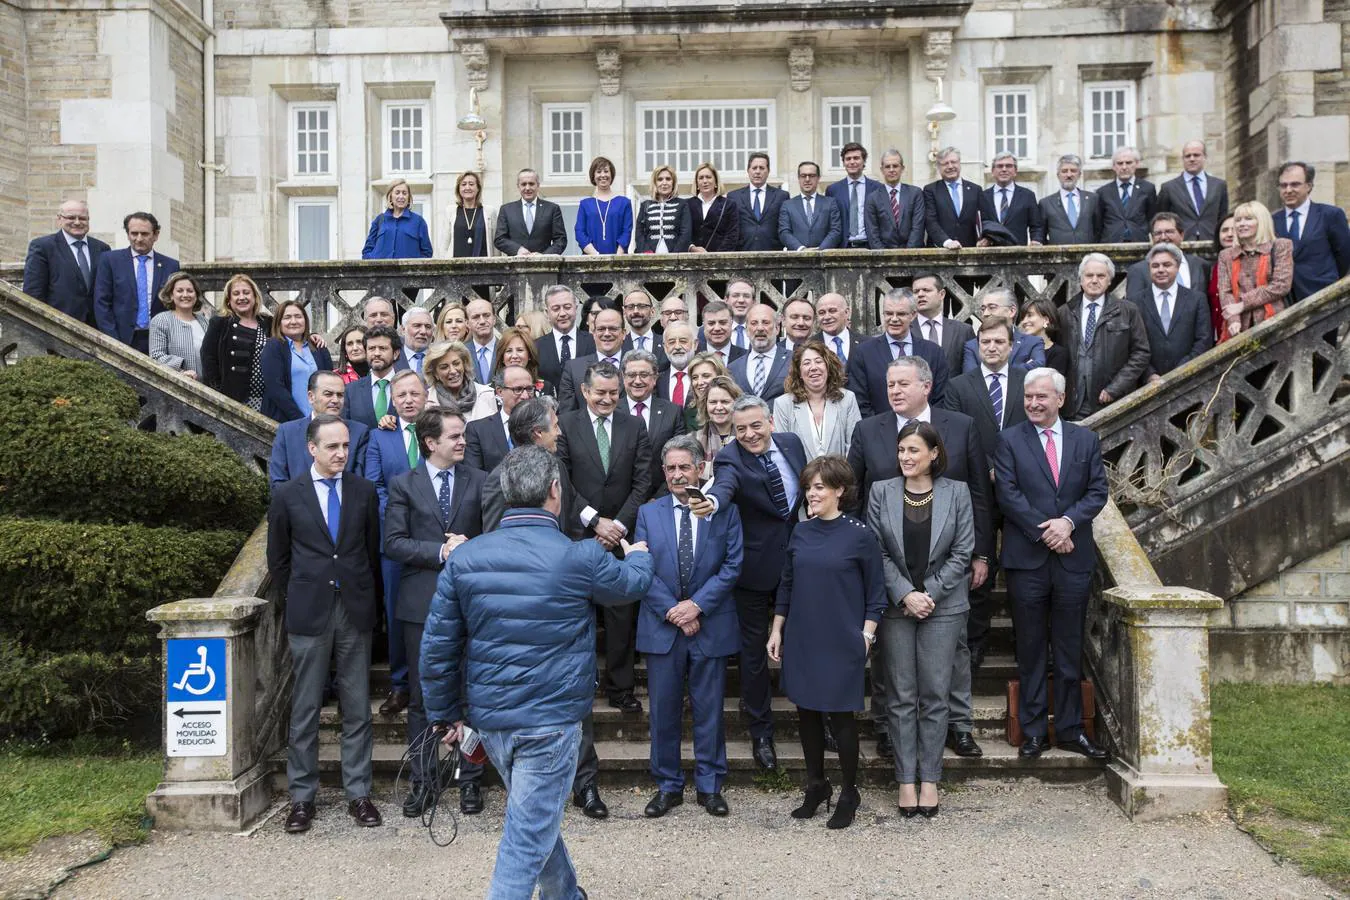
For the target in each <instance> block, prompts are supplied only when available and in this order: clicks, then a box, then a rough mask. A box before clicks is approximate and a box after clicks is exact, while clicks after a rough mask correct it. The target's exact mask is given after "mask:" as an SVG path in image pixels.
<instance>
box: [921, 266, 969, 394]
mask: <svg viewBox="0 0 1350 900" xmlns="http://www.w3.org/2000/svg"><path fill="white" fill-rule="evenodd" d="M909 286H910V290H911V291H912V292H913V294H914V303H915V305H916V306H917V308H918V310H919V314H918V316H917V317H916V318H915V319H914V321H913V322H912V323H911V324H910V327H911V328H913V329H915V330H916V331H917V332H918V333H919V337H921V338H923V339H924V340H925V341H928V342H929V343H930V344H937V345H938V346H939V347H941V348H942V356H943V358H944V359H945V360H947V374H948V375H949V376H953V377H954V376H956V375H959V374H961V367H962V361H963V358H964V356H965V352H966V342H967V341H969V340H972V339H973V338H974V337H975V332H974V330H972V329H971V327H970V326H969V325H968V324H966V323H965V322H962V321H961V320H960V319H952V318H948V316H947V314H946V313H947V289H946V288H944V287H943V286H942V278H941V277H940V276H939V275H937V274H936V273H934V272H924V273H922V274H919V275H915V276H914V279H913V280H912V281H911V282H910V283H909ZM929 365H930V366H931V365H932V364H931V363H929Z"/></svg>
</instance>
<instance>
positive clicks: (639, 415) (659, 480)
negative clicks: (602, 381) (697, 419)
mask: <svg viewBox="0 0 1350 900" xmlns="http://www.w3.org/2000/svg"><path fill="white" fill-rule="evenodd" d="M659 372H660V370H659V369H658V367H657V365H656V356H655V355H654V354H651V353H648V352H647V351H646V350H634V351H632V352H631V353H625V354H624V355H623V366H622V367H621V368H620V373H621V374H622V375H623V390H624V394H626V395H627V396H626V397H625V399H624V401H623V402H622V403H621V404H620V407H621V408H622V409H624V410H626V411H627V413H628V414H629V415H630V416H632V417H633V418H635V419H637V420H638V421H639V422H641V423H642V426H643V427H644V428H646V429H647V444H648V446H650V447H652V448H653V451H652V487H651V489H652V493H655V492H656V491H657V490H659V489H660V488H661V486H662V485H664V484H665V471H664V470H663V469H662V468H661V465H662V464H661V454H660V453H658V452H656V450H655V448H657V447H664V446H665V445H666V441H668V440H670V439H671V438H673V437H674V436H675V435H677V434H684V433H685V422H684V410H683V409H681V408H680V407H678V406H676V405H675V404H674V403H671V402H670V401H669V400H667V399H665V398H664V397H660V396H657V394H656V379H657V376H658V374H659Z"/></svg>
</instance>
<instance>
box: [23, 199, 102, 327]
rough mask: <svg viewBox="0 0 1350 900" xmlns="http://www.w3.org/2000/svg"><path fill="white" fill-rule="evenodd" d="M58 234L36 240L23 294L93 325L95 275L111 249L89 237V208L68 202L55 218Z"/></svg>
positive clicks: (28, 260) (26, 261) (30, 249)
mask: <svg viewBox="0 0 1350 900" xmlns="http://www.w3.org/2000/svg"><path fill="white" fill-rule="evenodd" d="M56 223H57V226H58V230H57V231H56V233H55V234H46V235H43V236H42V237H39V238H33V241H32V243H30V244H29V245H28V256H27V258H25V259H24V263H23V292H24V293H25V294H27V295H28V296H30V297H32V298H34V299H36V300H41V301H42V302H43V303H46V304H47V305H49V306H51V307H53V308H55V309H59V310H60V311H61V312H63V313H65V314H66V315H68V316H72V317H74V318H76V319H79V320H80V321H81V322H83V323H85V324H86V325H93V324H94V273H95V272H96V271H98V260H99V257H100V256H102V255H103V254H104V253H107V252H108V250H109V249H110V248H109V247H108V245H107V244H105V243H103V242H102V241H100V240H99V239H98V238H95V237H90V236H89V207H88V206H87V205H85V202H84V201H83V200H67V201H66V202H64V203H62V204H61V211H60V212H59V213H58V214H57V216H56Z"/></svg>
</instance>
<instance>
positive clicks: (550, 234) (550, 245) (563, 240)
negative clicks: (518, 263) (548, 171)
mask: <svg viewBox="0 0 1350 900" xmlns="http://www.w3.org/2000/svg"><path fill="white" fill-rule="evenodd" d="M516 190H517V191H518V192H519V193H520V199H519V200H512V201H511V202H510V203H503V204H502V208H501V212H500V213H498V215H497V228H496V231H495V233H494V234H493V236H492V245H493V246H494V247H496V248H497V252H498V253H500V254H502V255H503V256H535V255H537V254H540V253H546V254H553V255H561V254H562V252H563V251H564V250H566V249H567V226H566V224H564V222H563V214H562V209H561V208H560V207H559V206H558V204H556V203H551V202H549V201H548V200H543V199H541V198H540V197H539V173H538V172H536V171H535V170H534V169H521V170H520V172H519V173H517V175H516Z"/></svg>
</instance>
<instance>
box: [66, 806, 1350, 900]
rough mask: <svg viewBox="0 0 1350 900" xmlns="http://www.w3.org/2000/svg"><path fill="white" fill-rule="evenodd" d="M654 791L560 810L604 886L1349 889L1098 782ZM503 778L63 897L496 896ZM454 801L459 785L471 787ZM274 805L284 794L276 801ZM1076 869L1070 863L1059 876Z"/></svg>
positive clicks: (593, 884) (914, 890)
mask: <svg viewBox="0 0 1350 900" xmlns="http://www.w3.org/2000/svg"><path fill="white" fill-rule="evenodd" d="M647 796H648V795H647V793H646V792H645V791H636V790H617V789H611V790H608V791H606V792H605V793H604V797H605V799H606V802H607V803H608V804H609V808H610V819H609V821H607V822H592V821H590V820H588V819H585V818H583V817H582V816H581V815H580V813H579V812H578V811H577V810H572V809H569V811H568V814H567V820H566V822H565V823H564V825H563V835H564V837H565V838H566V840H567V843H568V847H569V849H570V851H571V853H572V857H573V859H574V861H575V862H576V865H577V869H578V872H579V875H580V878H581V883H582V886H583V887H585V888H586V890H587V891H588V893H589V894H590V896H592V897H595V898H624V900H627V898H638V897H660V898H676V897H698V898H708V897H727V898H730V897H737V898H739V897H754V898H780V897H781V898H793V900H796V898H805V897H830V898H836V900H837V898H853V897H885V898H893V897H901V896H910V897H914V896H925V895H931V896H934V897H973V898H979V900H994V898H1019V900H1020V898H1026V897H1032V896H1035V897H1037V898H1038V900H1039V898H1057V897H1074V898H1125V897H1150V898H1152V897H1197V898H1216V900H1217V898H1251V897H1261V898H1314V897H1338V896H1341V895H1339V894H1337V893H1336V892H1334V891H1332V890H1331V889H1330V888H1328V887H1327V886H1326V885H1324V884H1323V883H1322V882H1320V881H1317V880H1315V879H1311V878H1307V877H1304V876H1302V875H1300V874H1299V873H1298V872H1297V870H1296V869H1294V868H1293V867H1292V866H1281V865H1280V864H1278V863H1277V862H1275V861H1274V860H1273V859H1272V857H1271V856H1269V855H1268V854H1267V853H1265V852H1264V851H1263V850H1262V849H1261V848H1260V847H1258V846H1257V845H1256V844H1255V843H1254V842H1253V841H1252V840H1251V839H1250V838H1248V837H1247V836H1246V835H1244V834H1242V833H1241V832H1239V831H1238V830H1237V829H1236V828H1235V827H1234V826H1233V824H1232V822H1230V821H1229V820H1228V818H1227V817H1225V816H1216V817H1213V818H1211V819H1204V818H1191V819H1187V820H1183V821H1176V822H1168V823H1155V824H1143V825H1132V824H1130V823H1129V822H1128V821H1126V819H1125V818H1124V817H1123V816H1122V815H1121V814H1120V812H1119V811H1118V810H1117V809H1116V807H1115V806H1114V805H1113V804H1112V803H1111V801H1110V800H1109V799H1107V797H1106V795H1105V792H1104V790H1103V788H1102V786H1101V784H1100V783H1094V784H1088V785H1072V786H1054V785H1045V784H1040V783H1038V782H1030V781H1028V782H1004V783H989V782H985V783H979V784H974V785H971V786H968V787H966V788H964V789H962V790H958V791H954V792H952V793H949V794H947V795H945V796H944V797H943V800H942V812H941V814H940V815H939V816H938V818H937V819H936V820H934V821H931V822H928V821H924V820H923V819H914V820H904V819H901V818H900V816H899V815H898V813H896V811H895V805H894V804H895V797H894V794H892V793H891V792H889V791H882V790H867V791H864V794H863V808H862V810H861V811H860V812H859V819H858V821H857V823H855V824H854V826H853V827H852V828H850V829H848V830H846V831H841V832H837V833H835V832H827V831H826V830H825V827H824V820H823V816H819V817H817V818H816V819H815V820H812V821H808V822H796V821H793V820H792V819H791V818H789V817H788V815H787V813H788V810H789V809H791V808H792V807H793V806H795V805H796V802H797V797H796V795H776V794H766V793H762V792H760V791H757V790H754V789H733V790H730V791H728V792H727V794H726V797H727V802H728V803H729V804H730V805H731V816H730V817H729V818H727V819H714V818H712V817H711V816H709V815H707V814H706V813H704V812H703V810H702V809H700V808H699V807H698V806H697V805H695V804H694V803H693V791H692V790H690V791H689V792H688V793H687V794H686V797H687V799H686V802H685V805H684V806H682V807H680V808H679V809H677V810H675V811H674V812H672V813H671V814H670V815H668V816H667V817H666V818H664V819H661V820H657V821H649V820H646V819H644V818H643V817H642V807H643V806H644V805H645V804H646V799H647ZM503 797H504V795H503V794H502V792H501V791H500V789H491V790H489V791H487V793H486V799H487V811H486V812H485V813H484V814H483V815H481V816H477V817H461V818H460V820H459V837H458V839H457V840H456V841H455V843H454V844H453V845H452V846H450V847H448V848H441V847H436V846H434V845H433V844H432V843H431V842H430V840H428V837H427V834H426V832H425V831H424V830H423V829H421V828H419V827H415V826H413V825H411V824H409V823H410V820H408V819H404V818H403V817H402V816H401V815H400V814H399V811H398V810H397V808H396V807H395V806H394V804H393V802H392V800H391V799H390V798H389V797H388V796H387V795H385V796H379V797H377V800H378V801H379V802H380V805H381V811H382V812H383V813H384V815H385V822H386V824H385V826H384V827H383V828H378V829H371V830H363V829H360V828H357V827H356V826H355V825H354V824H353V823H352V822H351V821H350V820H349V819H348V818H347V816H346V812H345V806H344V805H342V804H341V797H340V795H339V793H338V792H336V791H328V790H325V793H324V794H323V795H322V796H321V797H320V805H319V818H318V820H317V822H316V824H315V826H314V828H313V829H312V830H311V831H310V832H309V833H308V834H306V835H301V836H292V835H287V834H286V833H285V832H284V831H283V830H282V822H283V820H284V815H283V814H281V813H280V812H278V813H276V814H274V815H273V816H272V818H271V819H269V820H268V821H267V822H266V823H265V824H263V825H262V826H261V827H260V828H258V829H257V830H256V831H255V832H254V833H253V834H252V835H251V836H239V835H219V834H181V833H159V832H156V833H155V834H154V835H153V836H152V837H151V838H150V840H149V841H148V842H147V843H146V844H144V845H142V846H138V847H130V848H126V849H123V850H119V851H117V852H116V853H115V854H114V855H113V857H112V858H111V859H110V860H108V861H107V862H104V863H100V864H98V865H96V866H91V867H89V868H87V869H84V870H82V871H80V872H79V873H77V874H76V875H74V876H73V877H72V878H71V879H70V880H69V881H67V882H66V883H65V884H63V885H61V886H60V887H59V888H58V889H57V891H56V892H55V894H54V895H53V896H55V897H65V898H69V897H98V898H104V897H119V898H122V897H127V898H130V897H164V898H196V897H249V898H270V897H397V898H405V897H407V898H412V897H437V898H445V897H452V898H459V897H464V898H474V897H482V896H483V895H484V893H485V892H486V889H487V883H488V878H489V876H490V875H491V871H492V864H493V859H494V856H495V853H496V846H497V839H498V837H499V836H500V834H501V826H502V802H503ZM455 799H456V800H457V799H458V797H457V796H456V798H455ZM277 809H278V810H279V809H280V804H278V807H277ZM1055 873H1061V874H1055Z"/></svg>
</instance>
